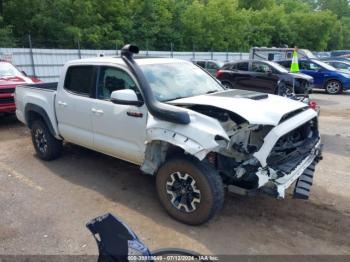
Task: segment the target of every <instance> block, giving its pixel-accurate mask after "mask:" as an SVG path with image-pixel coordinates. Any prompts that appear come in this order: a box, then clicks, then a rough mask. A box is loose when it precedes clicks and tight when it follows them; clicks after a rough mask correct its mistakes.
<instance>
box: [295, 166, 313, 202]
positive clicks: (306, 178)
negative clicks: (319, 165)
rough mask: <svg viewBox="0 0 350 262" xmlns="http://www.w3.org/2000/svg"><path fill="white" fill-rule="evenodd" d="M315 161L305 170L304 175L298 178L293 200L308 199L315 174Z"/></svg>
mask: <svg viewBox="0 0 350 262" xmlns="http://www.w3.org/2000/svg"><path fill="white" fill-rule="evenodd" d="M315 165H316V163H315V161H314V162H312V163H311V165H309V166H308V168H306V169H305V171H304V173H303V174H302V175H301V176H300V177H299V178H298V180H297V182H296V184H295V188H294V194H293V198H296V199H309V194H310V189H311V186H312V183H313V178H314V172H315Z"/></svg>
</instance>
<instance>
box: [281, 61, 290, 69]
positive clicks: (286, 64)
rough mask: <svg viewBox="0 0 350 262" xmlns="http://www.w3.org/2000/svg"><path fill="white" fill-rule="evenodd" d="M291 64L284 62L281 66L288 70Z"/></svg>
mask: <svg viewBox="0 0 350 262" xmlns="http://www.w3.org/2000/svg"><path fill="white" fill-rule="evenodd" d="M290 64H291V62H290V61H283V62H280V65H281V66H284V67H285V68H287V69H289V68H290Z"/></svg>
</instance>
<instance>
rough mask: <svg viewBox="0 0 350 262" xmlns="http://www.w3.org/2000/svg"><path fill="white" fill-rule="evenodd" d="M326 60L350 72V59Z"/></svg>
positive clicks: (341, 69) (337, 67)
mask: <svg viewBox="0 0 350 262" xmlns="http://www.w3.org/2000/svg"><path fill="white" fill-rule="evenodd" d="M324 62H325V63H326V64H329V65H331V66H333V67H334V68H336V69H338V70H340V71H345V72H350V60H349V61H346V60H326V61H324Z"/></svg>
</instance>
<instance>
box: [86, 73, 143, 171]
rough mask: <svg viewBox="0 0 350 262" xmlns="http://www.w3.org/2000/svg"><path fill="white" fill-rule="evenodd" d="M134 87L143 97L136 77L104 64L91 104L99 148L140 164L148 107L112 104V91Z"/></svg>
mask: <svg viewBox="0 0 350 262" xmlns="http://www.w3.org/2000/svg"><path fill="white" fill-rule="evenodd" d="M121 89H133V90H134V91H135V92H136V94H138V96H139V98H140V99H142V97H141V95H140V92H139V89H138V87H137V85H136V83H135V81H134V80H133V78H132V77H131V76H130V75H129V74H128V73H127V72H126V71H125V70H124V69H121V68H117V67H109V66H101V67H100V68H99V77H98V80H97V94H96V98H97V99H95V101H94V103H93V104H92V106H91V110H92V111H93V115H92V125H93V131H94V147H95V148H96V150H98V151H100V152H103V153H105V154H108V155H112V156H115V157H117V158H121V159H124V160H127V161H129V162H133V163H135V164H141V163H142V162H143V159H144V150H145V140H146V121H147V109H146V106H145V105H143V106H140V107H138V106H134V105H121V104H115V103H112V102H111V100H110V96H111V93H112V92H113V91H116V90H121Z"/></svg>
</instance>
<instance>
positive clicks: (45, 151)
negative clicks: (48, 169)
mask: <svg viewBox="0 0 350 262" xmlns="http://www.w3.org/2000/svg"><path fill="white" fill-rule="evenodd" d="M31 133H32V141H33V145H34V148H35V151H36V153H37V155H38V156H39V157H40V158H41V159H43V160H53V159H55V158H58V157H59V156H60V155H61V152H62V141H61V140H58V139H56V138H55V137H54V136H53V135H52V134H51V133H50V130H49V129H48V127H47V126H46V124H45V123H44V122H43V121H41V120H36V121H35V122H34V123H33V124H32V130H31Z"/></svg>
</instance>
